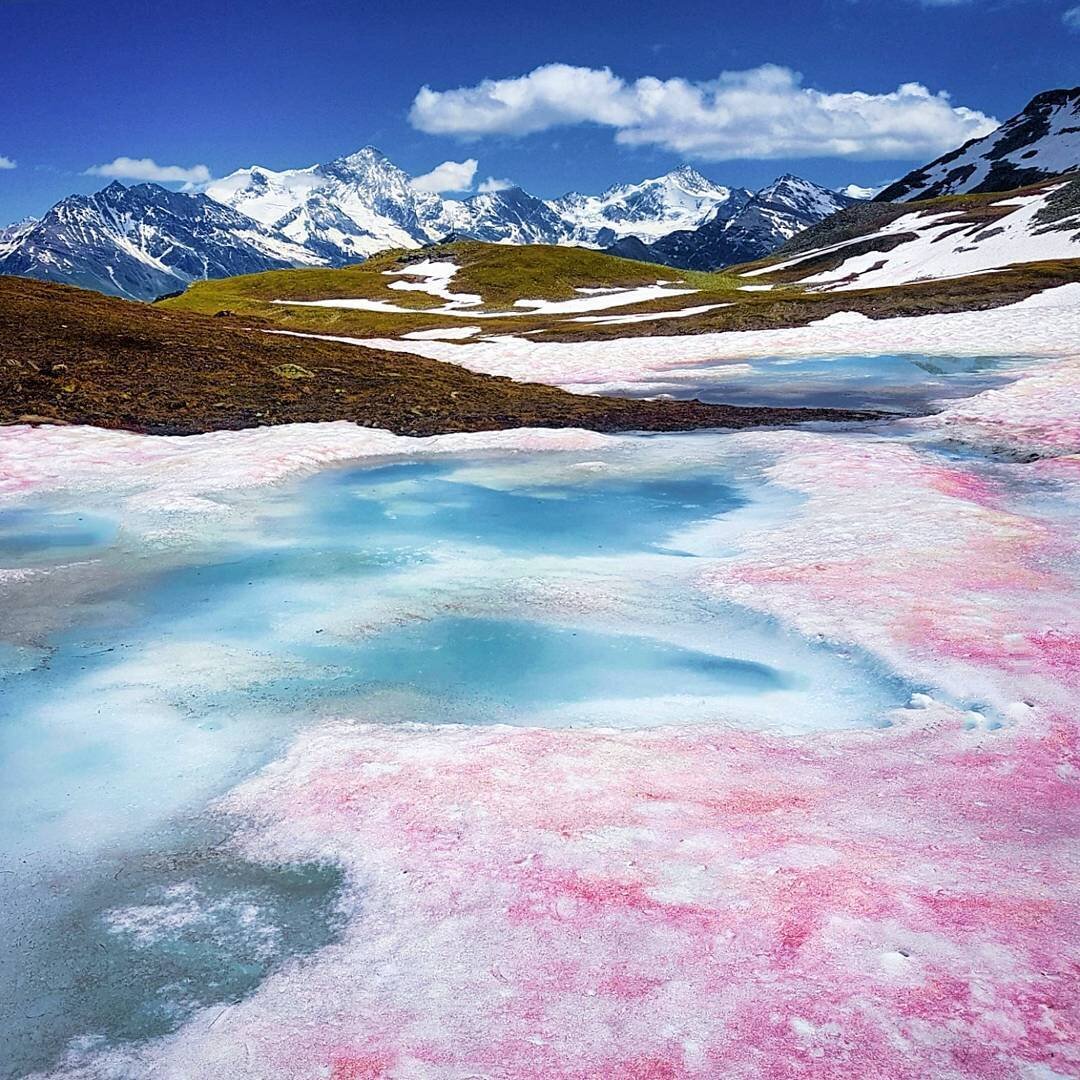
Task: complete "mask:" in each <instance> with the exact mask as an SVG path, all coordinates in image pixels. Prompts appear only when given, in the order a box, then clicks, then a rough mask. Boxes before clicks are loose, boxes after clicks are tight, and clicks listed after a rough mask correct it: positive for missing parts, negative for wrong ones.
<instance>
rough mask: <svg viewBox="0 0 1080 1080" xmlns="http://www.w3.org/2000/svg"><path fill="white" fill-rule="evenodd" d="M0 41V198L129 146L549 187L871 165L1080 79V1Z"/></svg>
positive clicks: (300, 17)
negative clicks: (444, 166) (438, 171)
mask: <svg viewBox="0 0 1080 1080" xmlns="http://www.w3.org/2000/svg"><path fill="white" fill-rule="evenodd" d="M1070 12H1071V13H1072V14H1071V15H1070ZM0 40H2V41H3V52H4V61H3V69H2V75H0V78H2V84H3V87H4V98H3V104H2V106H0V223H2V222H4V221H12V220H15V219H17V218H19V217H22V216H23V215H26V214H40V213H41V212H43V211H44V210H45V209H47V208H48V206H49V205H51V204H52V203H53V202H55V201H56V200H57V199H59V198H61V197H63V196H64V195H66V194H68V193H70V192H73V191H90V190H94V189H96V188H97V187H100V186H102V185H103V184H104V183H106V182H107V180H105V179H103V178H102V175H85V173H86V170H88V169H91V168H94V167H99V166H103V165H108V164H109V163H112V162H114V161H115V160H116V159H117V158H124V157H126V158H131V159H136V160H138V159H144V158H149V159H152V161H153V162H155V163H157V165H158V166H159V167H172V168H173V169H175V170H178V171H176V172H175V173H173V174H172V175H175V176H177V177H182V176H185V175H189V176H191V177H192V178H194V179H196V180H198V179H201V178H203V177H204V172H203V170H202V169H200V168H199V167H200V166H201V167H205V173H208V174H210V175H213V176H221V175H224V174H226V173H228V172H230V171H231V170H233V169H235V168H238V167H241V166H244V165H250V164H254V163H258V164H262V165H266V166H269V167H271V168H286V167H292V166H302V165H307V164H311V163H313V162H316V161H324V160H328V159H330V158H332V157H335V156H337V155H339V154H342V153H347V152H348V151H350V150H353V149H356V148H358V147H359V146H362V145H364V144H366V143H373V144H374V145H376V146H378V147H380V148H381V149H382V150H383V151H384V152H386V153H387V154H388V155H389V156H390V157H391V158H392V159H394V160H395V161H396V162H398V164H400V165H401V166H402V167H404V168H406V169H407V170H409V171H410V172H412V173H416V174H420V173H425V172H428V171H429V170H431V169H433V168H434V167H435V166H437V165H439V164H440V163H442V162H446V161H456V162H461V161H467V160H470V159H475V160H476V161H477V162H478V167H477V170H476V173H475V177H474V180H473V182H474V183H479V182H481V181H482V180H483V179H484V178H486V177H496V178H509V179H511V180H513V181H516V182H517V183H519V184H521V185H522V186H524V187H526V188H527V189H529V190H531V191H533V192H535V193H536V194H539V195H542V196H549V195H556V194H560V193H562V192H563V191H566V190H569V189H577V190H585V191H594V190H599V189H601V188H603V187H606V186H607V185H609V184H611V183H614V182H617V181H624V180H636V179H640V178H642V177H644V176H648V175H655V174H657V173H659V172H663V171H665V170H666V169H668V168H671V167H673V166H674V165H676V164H678V163H679V162H680V161H681V160H683V159H687V160H690V161H692V162H694V163H695V164H696V165H698V167H699V168H701V170H702V171H703V172H705V173H706V175H709V176H712V177H713V178H715V179H718V180H721V181H725V182H731V183H734V184H742V185H746V186H749V187H755V186H760V185H762V184H763V183H765V182H767V181H768V180H770V179H771V178H772V177H773V176H775V175H777V174H778V173H780V172H785V171H794V172H798V173H800V174H802V175H805V176H808V177H809V178H811V179H814V180H818V181H820V182H822V183H826V184H831V185H840V184H843V183H847V182H851V181H854V182H859V183H866V184H873V183H876V182H882V181H885V180H888V179H889V178H891V177H894V176H898V175H900V174H901V173H903V172H904V171H905V170H906V169H907V168H909V167H910V166H911V165H913V164H917V163H920V162H922V161H924V160H926V159H927V158H929V157H932V156H935V154H936V153H938V152H940V151H941V150H944V149H948V148H949V147H950V146H951V145H954V144H955V142H956V141H959V139H960V137H961V136H963V135H965V134H968V133H972V132H974V131H975V130H976V129H977V128H978V126H979V125H980V124H982V125H984V126H985V124H986V119H985V118H986V117H988V116H990V117H997V118H998V119H1005V118H1007V117H1008V116H1009V115H1011V114H1012V113H1014V112H1016V111H1017V110H1018V109H1019V108H1020V107H1021V106H1022V105H1023V104H1024V103H1025V102H1026V101H1027V100H1028V99H1029V98H1030V97H1031V96H1032V95H1033V94H1035V93H1037V92H1038V91H1040V90H1043V89H1048V88H1051V87H1055V86H1069V85H1073V84H1075V83H1076V82H1077V81H1078V78H1080V7H1078V5H1077V4H1076V3H1075V0H1072V2H1070V0H952V2H949V0H936V2H929V0H754V2H738V3H734V2H729V3H723V2H720V0H708V2H698V0H682V2H681V3H678V4H666V3H659V2H655V0H651V2H646V0H624V2H622V3H615V2H606V0H605V2H600V0H572V2H566V0H548V2H545V3H530V2H528V0H498V2H488V0H472V2H461V3H450V2H441V3H428V2H424V0H412V2H410V3H403V4H388V3H385V2H381V3H378V4H375V3H365V2H351V3H349V2H341V0H317V2H308V0H287V2H286V0H228V2H225V3H222V2H221V0H214V2H212V3H210V2H205V0H187V2H185V3H183V4H169V5H164V4H158V3H151V2H147V0H96V2H95V3H88V2H86V0H0ZM549 65H563V66H561V67H554V68H553V67H550V66H549ZM538 68H539V69H541V71H540V72H539V73H537V69H538ZM605 69H607V70H608V71H609V72H610V74H607V73H606V72H605ZM724 72H727V73H734V74H729V75H727V76H725V77H724V78H723V79H721V73H724ZM800 76H801V81H800ZM717 80H721V81H719V82H718V81H717ZM911 83H918V84H921V86H922V87H925V88H926V90H927V91H928V92H929V94H928V95H925V96H920V95H923V92H922V91H918V90H912V89H911V88H910V87H909V88H907V89H905V90H902V91H900V92H899V93H898V88H899V87H902V86H905V84H911ZM425 86H426V87H429V88H430V93H428V94H427V95H426V96H424V97H423V98H422V99H418V98H417V95H418V93H419V92H420V91H421V88H422V87H425ZM459 90H460V93H457V94H453V93H449V94H448V93H447V92H448V91H459ZM941 92H945V93H947V94H948V95H949V100H948V102H947V103H946V102H945V101H943V100H941V99H939V98H938V97H936V95H938V94H939V93H941ZM855 93H859V94H861V95H866V96H865V97H858V98H854V97H852V96H851V95H852V94H855ZM414 102H415V105H414ZM958 109H964V110H971V112H970V113H968V112H958V111H957V110H958ZM980 116H981V119H980ZM822 124H824V126H823V127H822V126H821V125H822ZM931 151H933V152H931ZM5 163H6V164H13V165H14V166H15V167H13V168H10V167H9V168H5V167H2V166H3V165H4V164H5ZM142 170H143V171H144V172H145V171H147V170H149V172H150V173H153V172H154V170H153V169H150V167H149V166H143V167H142ZM185 170H192V171H190V172H185ZM102 171H103V173H104V175H106V176H107V175H110V174H111V173H116V172H121V173H122V172H125V171H128V172H136V173H138V172H139V167H137V166H131V165H127V166H125V165H120V166H117V167H116V168H113V169H111V170H110V169H104V170H102ZM450 172H451V173H453V170H450ZM467 174H468V171H467V170H466V171H465V172H459V173H458V174H457V175H459V176H465V175H467ZM457 182H462V181H461V180H459V181H457Z"/></svg>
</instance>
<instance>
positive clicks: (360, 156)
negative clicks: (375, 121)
mask: <svg viewBox="0 0 1080 1080" xmlns="http://www.w3.org/2000/svg"><path fill="white" fill-rule="evenodd" d="M329 164H330V165H354V166H355V165H374V164H379V165H382V164H386V165H393V162H391V160H390V159H389V158H388V157H387V156H386V155H385V154H384V153H383V152H382V151H381V150H380V149H379V148H378V147H377V146H371V145H370V144H369V145H367V146H361V147H360V149H359V150H354V151H353V152H352V153H351V154H343V155H342V156H341V157H336V158H334V160H333V161H331V162H329ZM394 168H397V166H396V165H395V166H394Z"/></svg>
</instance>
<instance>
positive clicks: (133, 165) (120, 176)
mask: <svg viewBox="0 0 1080 1080" xmlns="http://www.w3.org/2000/svg"><path fill="white" fill-rule="evenodd" d="M85 175H86V176H108V177H111V178H112V179H114V180H153V181H156V182H158V183H167V184H168V183H182V184H187V185H192V186H193V185H195V184H205V183H207V182H208V181H209V180H210V170H209V169H208V168H207V167H206V166H205V165H192V166H191V168H190V169H185V168H184V167H183V166H182V165H159V164H158V163H157V162H156V161H154V159H153V158H129V157H118V158H117V159H116V160H115V161H110V162H109V163H108V164H107V165H93V166H91V167H90V168H89V169H87V170H86V173H85Z"/></svg>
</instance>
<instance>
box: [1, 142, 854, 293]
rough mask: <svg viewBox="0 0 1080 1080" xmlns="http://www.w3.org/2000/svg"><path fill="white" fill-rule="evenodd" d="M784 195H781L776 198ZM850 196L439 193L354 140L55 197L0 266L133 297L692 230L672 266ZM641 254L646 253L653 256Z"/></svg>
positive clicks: (704, 183)
mask: <svg viewBox="0 0 1080 1080" xmlns="http://www.w3.org/2000/svg"><path fill="white" fill-rule="evenodd" d="M793 192H797V197H795V196H792V197H786V196H785V193H789V195H790V193H793ZM851 201H852V200H851V199H850V198H848V197H847V196H842V195H838V194H836V193H835V192H831V191H829V190H828V189H826V188H823V187H820V186H819V185H817V184H812V183H810V181H806V180H799V179H798V178H796V177H782V178H781V179H780V180H778V181H776V183H774V184H771V185H769V187H768V188H766V189H763V191H762V192H759V193H757V194H756V195H755V193H754V192H751V191H748V190H746V189H744V188H730V187H724V186H722V185H719V184H715V183H713V182H712V181H711V180H708V179H707V178H706V177H704V176H702V175H701V173H699V172H698V171H697V170H695V169H693V168H691V167H690V166H689V165H683V166H680V167H679V168H677V169H675V170H674V171H672V172H670V173H666V174H665V175H663V176H660V177H655V178H652V179H648V180H644V181H642V182H641V183H640V184H620V185H617V186H615V187H612V188H609V189H608V190H607V191H605V192H603V193H602V194H600V195H582V194H579V193H576V192H574V193H570V194H567V195H564V196H562V197H561V198H559V199H552V200H543V199H538V198H536V197H535V196H534V195H530V194H529V193H528V192H526V191H523V190H522V189H521V188H518V187H511V188H507V189H504V190H501V191H494V192H485V193H482V194H477V195H474V196H472V197H470V198H467V199H462V200H455V199H443V198H440V197H439V196H438V195H435V194H432V193H430V192H423V191H418V190H417V189H416V188H415V187H414V186H413V184H412V179H411V177H410V176H409V175H408V174H407V173H406V172H405V171H404V170H402V169H400V168H399V167H398V166H397V165H395V164H394V163H393V162H392V161H390V160H389V159H388V158H387V157H385V156H384V155H383V154H381V153H380V152H379V151H378V150H376V149H375V148H374V147H370V146H368V147H364V148H363V149H361V150H358V151H357V152H356V153H353V154H349V155H348V156H346V157H341V158H337V159H335V160H334V161H331V162H328V163H327V164H324V165H313V166H311V167H310V168H306V169H291V170H284V171H280V172H275V171H273V170H271V169H265V168H261V167H258V166H253V167H251V168H246V169H241V170H239V171H237V172H235V173H232V174H231V175H230V176H227V177H224V178H223V179H221V180H216V181H214V182H212V183H211V184H210V185H208V187H207V189H206V191H205V192H204V193H200V194H185V193H181V192H173V191H168V190H166V189H165V188H162V187H160V186H158V185H156V184H138V185H135V186H133V187H130V188H128V187H124V186H123V185H122V184H120V183H117V182H114V183H112V184H110V185H109V186H108V187H107V188H104V189H103V190H101V191H99V192H97V193H95V194H93V195H72V196H69V197H68V198H66V199H63V200H61V201H60V202H59V203H57V204H56V206H54V207H53V208H52V209H51V210H50V211H49V212H48V213H47V214H46V215H45V216H44V217H42V218H41V219H40V220H37V221H27V222H23V223H20V224H19V225H15V226H11V227H9V228H8V229H6V230H3V231H2V232H0V274H18V275H22V276H27V277H36V278H42V279H45V280H49V281H60V282H66V283H68V284H74V285H80V286H83V287H85V288H91V289H97V290H98V291H100V292H105V293H110V294H113V295H119V296H127V297H132V298H135V299H144V300H145V299H153V298H155V297H157V296H160V295H163V294H166V293H170V292H175V291H176V290H178V289H182V288H184V287H185V286H186V285H187V284H188V283H190V282H191V281H194V280H197V279H200V278H204V277H222V276H230V275H233V274H244V273H256V272H259V271H262V270H273V269H282V268H285V267H292V266H343V265H347V264H349V263H356V262H360V261H362V260H363V259H365V258H367V257H368V256H369V255H372V254H374V253H375V252H377V251H383V250H385V249H387V248H394V247H405V248H415V247H420V246H423V245H424V244H429V243H433V242H436V241H439V240H441V239H443V238H445V237H446V236H447V235H458V236H466V237H471V238H475V239H478V240H485V241H488V242H491V243H504V244H571V245H580V246H585V247H594V248H605V247H608V246H610V245H612V244H619V243H630V244H635V245H638V246H641V247H644V246H645V244H646V242H649V241H651V242H654V243H656V244H660V245H663V244H664V243H665V241H666V242H668V243H669V245H670V247H671V248H672V250H673V251H674V250H678V251H679V252H680V253H681V252H682V251H683V250H684V249H686V248H687V247H688V246H692V244H693V241H692V240H690V239H689V238H690V237H692V236H693V235H694V234H696V232H697V231H698V230H702V229H706V227H707V228H708V230H711V231H706V232H704V233H703V234H702V249H701V250H700V251H699V252H698V253H697V254H696V255H695V256H694V257H693V258H692V259H691V260H690V261H689V262H687V263H686V265H694V266H701V267H705V268H712V267H713V266H714V265H715V266H718V265H723V264H724V263H725V262H726V261H739V260H741V259H744V258H747V257H757V256H758V255H760V254H767V253H768V252H769V251H771V250H773V249H774V248H776V247H778V246H779V245H780V244H782V243H783V242H784V241H785V240H786V239H788V238H789V237H790V236H792V235H793V234H794V233H795V232H797V231H798V230H799V229H801V228H804V227H805V226H806V225H807V224H811V223H813V222H815V221H819V220H821V218H822V217H824V216H827V215H828V214H830V213H832V212H833V211H835V210H837V209H840V208H841V207H843V206H846V205H848V204H849V203H850V202H851ZM715 231H722V232H723V240H722V241H721V242H716V241H714V240H713V239H712V232H715ZM642 238H643V239H642ZM657 252H658V255H657V257H656V258H654V259H653V260H652V261H663V258H662V257H661V254H660V252H661V249H660V248H658V249H657ZM678 265H682V263H679V264H678Z"/></svg>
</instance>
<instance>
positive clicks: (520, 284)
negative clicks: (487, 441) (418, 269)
mask: <svg viewBox="0 0 1080 1080" xmlns="http://www.w3.org/2000/svg"><path fill="white" fill-rule="evenodd" d="M994 200H1000V196H999V195H995V196H950V197H947V198H946V199H936V200H931V201H930V202H928V203H926V204H925V206H926V207H927V208H930V209H931V210H934V211H935V212H940V207H941V206H942V204H944V203H949V204H950V205H952V204H956V205H957V206H958V208H961V209H963V210H964V211H965V214H964V218H963V219H962V220H961V222H960V224H963V223H964V222H969V223H970V222H975V221H980V222H985V223H990V224H992V219H993V217H994V216H995V215H996V214H998V213H999V212H1000V211H999V210H997V209H995V208H994V207H992V206H991V203H992V202H993V201H994ZM867 205H868V206H870V207H871V209H870V210H866V208H865V207H864V206H862V205H861V204H860V205H859V206H856V207H854V208H853V209H852V210H851V211H845V212H844V213H842V214H838V215H835V216H834V217H833V218H831V219H829V222H825V223H822V224H821V225H819V226H816V227H815V229H814V230H810V233H812V234H814V235H813V236H811V237H810V240H811V241H815V240H816V243H817V244H818V245H820V244H827V243H840V242H853V243H858V242H859V238H860V237H863V236H867V235H869V234H871V233H873V232H875V231H877V230H878V229H880V228H881V227H882V225H883V224H885V223H886V222H887V221H889V220H891V219H893V218H895V217H896V216H898V214H899V213H912V212H918V209H919V207H920V206H922V205H924V204H914V203H913V204H904V206H903V207H902V208H897V207H893V206H891V205H887V204H885V205H883V204H867ZM808 242H809V241H805V240H804V239H803V238H802V237H799V238H796V240H794V241H793V242H792V244H791V246H790V249H789V250H790V252H795V251H802V250H809V248H807V247H806V246H805V245H806V244H807V243H808ZM898 242H899V241H893V240H891V239H889V240H886V241H885V242H882V241H879V240H868V241H866V243H867V244H868V245H869V248H868V250H883V251H884V250H887V249H888V248H889V247H890V245H892V246H895V244H896V243H898ZM812 246H814V244H813V243H811V247H812ZM848 254H851V252H850V251H849V252H848ZM784 257H786V256H785V255H783V254H780V253H778V254H777V255H776V256H773V257H771V258H770V259H768V260H762V261H761V262H758V263H753V264H747V265H746V266H741V267H733V268H731V269H730V270H727V271H722V272H719V273H711V274H709V273H695V272H692V271H681V270H673V269H670V268H666V267H662V266H657V265H654V264H652V263H638V262H633V261H631V260H628V259H618V258H615V257H613V256H610V255H604V254H601V253H600V252H596V251H589V250H586V249H582V248H571V247H546V246H540V245H536V246H525V247H518V246H511V245H500V244H483V243H479V242H474V241H459V242H456V243H452V244H445V245H439V246H435V247H431V248H425V249H422V250H420V251H415V250H413V251H391V252H384V253H382V254H380V255H378V256H375V257H374V258H372V259H371V260H369V261H368V262H366V263H364V264H362V265H360V266H354V267H347V268H345V269H340V270H281V271H276V272H273V273H267V274H254V275H250V276H247V277H236V278H226V279H224V280H218V281H205V282H199V283H197V284H195V285H193V286H191V287H190V288H189V289H188V290H187V292H185V293H184V294H182V295H181V296H178V297H175V298H172V299H170V300H167V301H164V302H162V303H161V304H160V305H158V306H159V307H162V308H165V309H167V310H173V311H195V312H201V313H204V314H214V313H217V312H220V311H228V312H231V313H232V314H233V317H234V318H235V319H236V320H237V321H241V322H243V323H244V324H245V325H259V326H275V327H278V328H280V329H286V330H293V331H299V332H304V333H315V334H328V335H338V336H342V337H355V338H397V337H401V336H402V335H404V334H407V333H409V332H412V331H418V330H437V329H446V328H450V327H457V328H460V327H462V326H467V325H469V319H468V317H467V313H463V316H452V315H446V314H441V313H439V312H438V311H435V310H432V309H434V308H438V307H440V306H442V304H443V303H444V301H443V300H441V299H439V298H437V297H434V296H431V295H430V294H428V293H424V292H416V291H405V290H400V289H391V288H389V285H390V283H391V282H393V281H395V280H400V278H397V277H390V276H387V275H386V274H385V273H384V271H387V270H405V271H407V270H408V266H409V265H410V264H411V263H415V262H418V261H420V260H423V259H433V260H444V261H450V262H454V263H456V264H457V265H458V266H459V268H460V269H459V270H458V272H457V273H456V274H455V275H454V278H453V281H452V282H451V286H450V287H451V289H452V290H453V291H454V292H455V293H458V292H460V293H476V294H479V295H480V296H481V297H482V298H483V303H482V304H481V305H480V306H479V307H478V308H477V309H476V310H477V311H479V312H511V314H509V315H508V316H507V317H502V318H484V319H476V320H474V322H473V325H477V326H479V327H480V329H481V331H482V332H483V333H484V334H530V335H536V336H538V337H539V338H542V339H543V340H549V341H593V340H602V339H606V338H607V339H610V338H622V337H647V336H651V335H665V336H666V335H679V334H698V333H705V332H718V331H724V330H763V329H776V328H780V327H793V326H803V325H805V324H807V323H809V322H813V321H815V320H817V319H821V318H825V317H826V316H828V315H830V314H833V313H834V312H837V311H857V312H861V313H862V314H865V315H867V316H869V317H871V318H890V317H894V316H899V315H924V314H933V313H943V312H953V311H969V310H973V309H981V308H990V307H997V306H1000V305H1002V304H1009V303H1015V302H1017V301H1019V300H1022V299H1024V298H1025V297H1027V296H1030V295H1032V294H1033V293H1035V292H1039V291H1041V290H1043V289H1047V288H1051V287H1053V286H1055V285H1061V284H1065V283H1067V282H1072V281H1080V260H1068V259H1066V260H1049V261H1047V262H1043V263H1031V264H1027V265H1023V266H1018V267H1013V268H1009V269H1005V270H1000V271H993V272H989V273H985V274H980V275H977V276H971V277H965V278H957V279H950V280H936V281H927V282H919V283H914V284H911V285H905V286H903V287H900V288H884V289H881V288H879V289H864V290H853V291H845V292H843V293H827V292H818V291H813V290H809V289H806V288H804V287H802V286H801V285H799V284H798V282H797V281H795V280H793V279H795V278H799V277H802V276H805V273H806V272H807V267H806V265H804V266H803V267H802V268H801V269H800V270H798V271H796V272H792V273H786V272H784V271H780V272H777V273H776V274H770V275H766V276H764V277H759V278H753V279H746V278H741V277H740V276H739V275H740V274H742V273H744V272H745V271H747V270H749V269H754V268H758V267H766V266H770V265H775V264H776V263H777V262H779V261H781V260H782V258H784ZM839 261H840V258H838V257H836V256H832V255H823V256H822V257H821V265H820V266H819V267H817V269H819V270H827V269H830V268H831V265H832V264H833V263H837V264H838V263H839ZM657 281H665V282H671V283H672V284H673V285H676V283H678V285H677V287H679V288H692V289H694V290H696V291H695V292H693V293H691V294H684V295H677V296H662V297H657V298H653V299H650V300H648V301H644V302H639V303H637V304H631V305H627V306H624V307H621V308H610V309H605V310H604V311H603V312H599V313H597V314H600V315H602V316H604V318H605V320H606V319H607V317H609V316H619V315H626V314H634V315H638V314H640V313H650V314H656V315H665V314H667V313H671V312H677V311H680V310H682V309H686V308H690V307H702V306H706V305H723V306H717V307H715V308H714V309H713V310H711V311H707V312H703V313H700V314H697V315H692V316H688V317H678V318H660V319H656V320H650V319H648V318H643V319H641V321H632V322H628V323H626V322H624V323H618V322H609V321H600V322H598V321H593V320H592V319H588V320H582V319H581V318H579V317H577V316H575V315H568V314H565V313H555V314H537V313H530V312H527V311H522V312H521V313H520V314H518V313H514V312H513V304H514V302H515V301H516V300H522V299H538V300H539V299H543V300H568V299H571V298H573V297H575V296H577V295H579V294H578V293H576V292H575V290H576V289H580V288H616V287H626V288H630V287H634V286H640V285H648V284H653V283H655V282H657ZM764 283H768V284H770V285H771V286H772V288H771V289H770V290H769V291H767V292H763V291H756V290H746V289H744V288H742V287H743V286H746V285H760V284H764ZM330 298H366V299H371V300H379V301H382V302H385V303H389V304H393V305H395V306H396V307H399V308H408V309H410V310H409V311H408V312H407V313H397V312H372V311H357V310H351V309H345V308H313V307H292V306H289V305H288V304H276V303H272V301H274V300H321V299H330Z"/></svg>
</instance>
